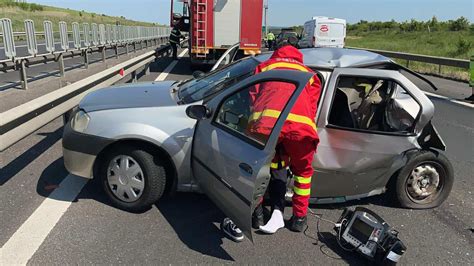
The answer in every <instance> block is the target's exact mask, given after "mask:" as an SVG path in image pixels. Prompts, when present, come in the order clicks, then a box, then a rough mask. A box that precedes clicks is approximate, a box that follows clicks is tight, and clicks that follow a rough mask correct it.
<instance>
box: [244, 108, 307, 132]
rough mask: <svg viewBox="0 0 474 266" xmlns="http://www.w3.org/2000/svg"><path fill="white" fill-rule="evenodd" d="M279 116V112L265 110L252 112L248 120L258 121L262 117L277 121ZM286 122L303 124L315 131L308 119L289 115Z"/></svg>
mask: <svg viewBox="0 0 474 266" xmlns="http://www.w3.org/2000/svg"><path fill="white" fill-rule="evenodd" d="M280 114H281V112H280V111H278V110H272V109H266V110H263V112H254V113H253V114H252V115H251V116H250V118H249V120H250V121H254V120H258V119H260V118H262V117H271V118H275V119H278V117H280ZM286 120H287V121H291V122H296V123H301V124H305V125H308V126H310V127H312V128H313V129H314V130H316V124H315V123H314V121H313V120H312V119H311V118H309V117H306V116H303V115H297V114H292V113H290V114H289V115H288V117H287V118H286Z"/></svg>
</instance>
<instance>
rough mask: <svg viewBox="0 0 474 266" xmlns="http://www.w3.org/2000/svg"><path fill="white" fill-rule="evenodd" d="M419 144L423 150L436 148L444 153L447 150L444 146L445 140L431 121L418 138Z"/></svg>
mask: <svg viewBox="0 0 474 266" xmlns="http://www.w3.org/2000/svg"><path fill="white" fill-rule="evenodd" d="M418 143H419V144H420V146H421V147H422V148H423V149H429V148H434V149H439V150H442V151H445V150H446V144H444V141H443V139H442V138H441V136H440V135H439V133H438V131H437V130H436V128H435V127H434V126H433V124H432V123H431V121H430V122H429V123H428V124H427V125H426V126H425V128H424V129H423V131H422V132H421V134H420V136H419V137H418Z"/></svg>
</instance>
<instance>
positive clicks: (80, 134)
mask: <svg viewBox="0 0 474 266" xmlns="http://www.w3.org/2000/svg"><path fill="white" fill-rule="evenodd" d="M301 51H302V53H303V54H304V58H305V64H306V65H308V66H309V67H311V68H312V69H314V70H315V71H316V72H317V73H318V76H319V77H320V79H321V81H322V85H323V91H322V96H321V100H320V103H319V110H318V117H316V119H315V123H316V125H317V128H318V132H319V136H320V144H319V146H318V151H317V153H316V155H315V157H314V161H313V167H314V169H315V173H314V177H313V179H312V180H313V181H312V189H311V201H312V202H313V203H335V202H344V201H348V200H353V199H360V198H364V197H369V196H373V195H378V194H381V193H384V192H389V193H390V195H392V196H393V198H394V199H395V200H396V201H397V202H398V203H399V205H400V206H402V207H407V208H418V209H423V208H433V207H436V206H439V205H440V204H441V203H442V202H443V201H444V200H445V199H446V198H447V197H448V195H449V193H450V191H451V188H452V185H453V181H454V174H453V169H452V166H451V164H450V162H449V160H448V159H447V158H446V157H445V155H443V153H442V151H443V150H445V145H444V143H443V141H442V139H441V137H440V136H439V135H438V133H437V132H436V130H435V128H434V126H433V125H432V123H431V120H432V118H433V115H434V105H433V103H432V102H431V101H430V100H429V99H428V98H427V97H426V96H425V94H424V93H423V92H422V91H421V90H420V89H419V87H417V85H415V83H414V82H412V81H411V79H409V78H408V77H407V76H408V75H407V73H408V72H410V71H409V70H407V69H404V68H403V67H401V66H399V65H397V64H396V63H394V62H393V61H392V60H390V59H388V58H386V57H383V56H381V55H378V54H374V53H371V52H367V51H361V50H353V49H338V48H313V49H304V50H301ZM234 56H235V53H233V52H232V49H230V50H229V51H228V52H227V53H226V54H224V56H223V58H222V60H220V61H219V62H218V64H217V66H219V68H218V69H216V70H213V71H211V72H210V73H208V74H202V73H201V74H200V75H196V76H195V78H192V79H190V80H186V81H179V82H174V81H164V82H153V83H135V84H127V85H121V86H115V87H111V88H106V89H101V90H98V91H95V92H93V93H90V94H89V95H87V96H86V97H85V98H84V99H83V100H82V101H81V103H80V104H79V107H78V110H77V111H76V112H75V113H74V114H73V115H72V119H71V121H70V122H69V123H68V124H67V125H66V126H65V129H64V137H63V150H64V162H65V165H66V168H67V169H68V171H69V172H70V173H72V174H75V175H79V176H83V177H87V178H92V177H94V178H97V179H99V180H100V182H101V184H102V185H103V188H104V191H105V193H106V194H107V196H108V197H109V198H110V200H111V202H112V203H113V204H114V205H115V206H117V207H119V208H121V209H125V210H129V211H139V210H143V209H145V208H148V207H149V206H150V205H151V204H153V203H154V202H156V201H157V200H158V199H159V198H160V197H161V196H162V195H163V193H165V192H168V191H203V192H205V193H206V194H207V195H208V196H209V197H210V198H211V199H212V200H213V201H214V202H215V203H216V205H217V206H218V207H220V208H221V209H222V210H223V211H224V212H225V213H226V215H228V216H229V217H231V218H232V219H233V220H234V221H235V222H236V223H237V224H238V226H239V227H240V228H241V229H242V230H243V231H244V232H245V233H246V234H247V235H250V228H251V226H250V223H251V218H250V217H251V213H252V209H253V208H254V207H255V204H256V203H255V201H256V199H258V198H259V197H260V196H262V195H263V194H264V193H265V191H266V187H267V185H268V182H269V178H270V177H269V166H270V162H271V159H272V157H273V155H274V149H275V146H276V142H277V139H278V135H279V132H280V130H281V128H282V125H283V123H284V121H285V119H286V117H287V115H288V114H289V112H290V109H291V107H292V106H293V104H294V102H295V101H296V99H297V97H298V96H299V94H300V93H301V91H302V90H303V88H304V85H305V84H306V83H307V82H308V80H309V79H310V78H311V75H309V74H308V73H303V72H295V71H290V70H271V71H267V72H264V73H261V74H258V75H253V72H254V69H255V67H256V66H257V65H258V64H259V63H260V62H262V61H264V60H266V59H267V58H268V57H269V54H264V55H260V56H257V57H250V58H245V59H241V60H238V61H235V62H233V58H234ZM224 59H225V63H223V62H224V61H223V60H224ZM409 75H411V76H412V77H413V76H415V77H417V78H419V79H422V80H424V82H426V83H428V84H429V85H430V86H432V87H433V88H434V86H433V84H431V83H429V81H427V80H425V79H424V78H423V77H421V76H419V75H417V74H416V73H410V74H409ZM268 81H278V82H284V83H289V84H293V89H294V91H293V93H292V96H291V97H290V98H289V99H287V105H286V107H285V109H284V111H283V112H282V113H281V115H280V117H279V118H278V120H277V122H276V124H275V125H274V129H273V132H272V134H271V135H270V137H269V138H268V139H266V140H261V139H259V140H256V139H254V138H252V136H251V135H250V134H248V133H247V131H246V128H247V124H248V122H249V117H250V114H251V108H250V105H249V93H248V92H249V89H250V88H251V87H252V86H255V85H256V84H261V83H265V82H268Z"/></svg>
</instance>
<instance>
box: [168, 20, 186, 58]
mask: <svg viewBox="0 0 474 266" xmlns="http://www.w3.org/2000/svg"><path fill="white" fill-rule="evenodd" d="M181 39H184V36H183V35H182V34H181V32H180V31H179V28H178V25H177V24H175V25H174V27H173V30H172V31H171V34H170V44H171V48H172V49H173V60H178V45H179V43H180V42H181Z"/></svg>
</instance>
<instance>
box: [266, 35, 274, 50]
mask: <svg viewBox="0 0 474 266" xmlns="http://www.w3.org/2000/svg"><path fill="white" fill-rule="evenodd" d="M267 45H268V49H269V50H272V49H273V46H274V45H275V34H273V32H271V31H270V32H269V33H268V34H267Z"/></svg>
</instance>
